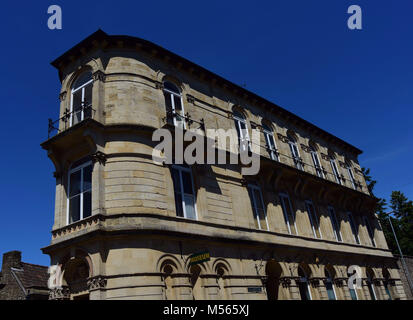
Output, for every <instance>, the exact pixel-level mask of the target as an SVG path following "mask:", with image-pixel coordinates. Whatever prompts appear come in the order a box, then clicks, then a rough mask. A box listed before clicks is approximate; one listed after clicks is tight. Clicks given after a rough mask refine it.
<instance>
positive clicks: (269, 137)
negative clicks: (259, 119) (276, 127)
mask: <svg viewBox="0 0 413 320" xmlns="http://www.w3.org/2000/svg"><path fill="white" fill-rule="evenodd" d="M262 129H263V132H264V137H265V142H266V143H267V150H268V153H269V154H270V158H271V159H272V160H276V161H278V152H277V146H276V144H275V139H274V133H273V131H272V130H271V129H270V127H268V126H267V125H265V124H263V125H262Z"/></svg>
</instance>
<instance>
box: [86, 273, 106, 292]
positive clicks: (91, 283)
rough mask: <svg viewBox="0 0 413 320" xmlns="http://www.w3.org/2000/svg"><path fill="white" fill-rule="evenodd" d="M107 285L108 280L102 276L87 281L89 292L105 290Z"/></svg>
mask: <svg viewBox="0 0 413 320" xmlns="http://www.w3.org/2000/svg"><path fill="white" fill-rule="evenodd" d="M106 284H107V279H106V278H104V277H102V276H96V277H93V278H90V279H89V280H88V281H87V287H88V289H89V291H91V290H99V289H102V288H105V287H106Z"/></svg>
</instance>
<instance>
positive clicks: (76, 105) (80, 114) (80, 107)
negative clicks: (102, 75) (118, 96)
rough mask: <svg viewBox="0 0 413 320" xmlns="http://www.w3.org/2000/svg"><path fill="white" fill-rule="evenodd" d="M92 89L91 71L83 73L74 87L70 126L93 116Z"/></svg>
mask: <svg viewBox="0 0 413 320" xmlns="http://www.w3.org/2000/svg"><path fill="white" fill-rule="evenodd" d="M92 87H93V77H92V72H91V71H86V72H84V73H82V74H81V75H80V76H79V77H78V78H77V79H76V81H75V82H74V83H73V85H72V93H71V100H70V115H71V116H70V125H71V126H72V125H75V124H76V123H78V122H80V121H82V120H84V119H86V118H90V117H91V116H92Z"/></svg>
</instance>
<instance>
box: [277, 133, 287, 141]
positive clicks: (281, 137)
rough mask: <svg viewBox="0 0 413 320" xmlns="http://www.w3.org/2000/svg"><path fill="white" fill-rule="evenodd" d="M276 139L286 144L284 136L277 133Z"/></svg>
mask: <svg viewBox="0 0 413 320" xmlns="http://www.w3.org/2000/svg"><path fill="white" fill-rule="evenodd" d="M277 136H278V139H279V140H280V141H282V142H284V143H288V141H289V140H288V138H287V137H286V136H284V135H282V134H281V133H277Z"/></svg>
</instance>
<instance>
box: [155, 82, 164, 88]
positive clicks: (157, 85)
mask: <svg viewBox="0 0 413 320" xmlns="http://www.w3.org/2000/svg"><path fill="white" fill-rule="evenodd" d="M155 88H156V89H161V90H163V83H162V82H160V81H155Z"/></svg>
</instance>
